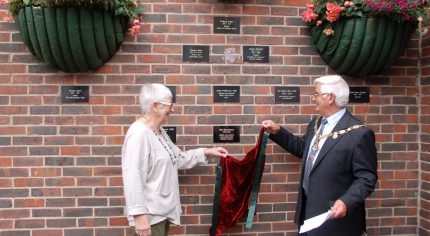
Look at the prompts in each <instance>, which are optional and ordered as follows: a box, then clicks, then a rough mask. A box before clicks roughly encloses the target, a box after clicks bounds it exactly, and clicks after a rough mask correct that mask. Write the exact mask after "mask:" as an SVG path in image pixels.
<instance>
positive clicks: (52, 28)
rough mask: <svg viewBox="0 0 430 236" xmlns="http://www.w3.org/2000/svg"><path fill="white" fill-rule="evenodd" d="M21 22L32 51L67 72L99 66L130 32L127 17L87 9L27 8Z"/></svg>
mask: <svg viewBox="0 0 430 236" xmlns="http://www.w3.org/2000/svg"><path fill="white" fill-rule="evenodd" d="M18 23H19V29H20V32H21V37H22V40H23V42H24V44H25V45H27V47H28V49H29V50H30V52H31V53H32V54H33V55H34V56H36V57H37V58H39V59H40V60H42V61H44V62H45V63H47V64H49V65H51V66H54V67H56V68H58V69H60V70H62V71H66V72H85V71H88V70H93V69H97V68H99V67H100V66H101V65H103V64H104V63H105V62H107V61H108V60H109V59H110V58H111V57H112V56H113V55H114V54H115V53H116V52H117V50H118V49H119V46H120V45H121V44H122V42H123V41H124V35H125V33H126V31H127V18H125V17H118V16H114V15H112V14H110V13H106V12H100V11H96V10H89V9H86V8H41V7H25V8H22V9H21V10H20V11H19V15H18Z"/></svg>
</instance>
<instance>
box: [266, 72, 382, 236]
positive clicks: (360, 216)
mask: <svg viewBox="0 0 430 236" xmlns="http://www.w3.org/2000/svg"><path fill="white" fill-rule="evenodd" d="M314 85H315V93H314V94H313V99H312V101H314V102H315V104H316V111H317V112H318V113H319V114H320V117H317V118H314V119H312V120H311V122H310V123H309V124H308V127H307V129H306V133H305V134H304V135H303V136H301V137H299V136H295V135H293V134H292V133H290V132H289V131H287V130H286V129H284V128H282V127H280V126H279V125H278V124H276V123H274V122H273V121H271V120H265V121H263V122H262V125H263V126H264V127H265V128H266V129H267V130H268V132H269V133H270V139H272V140H273V141H274V142H275V143H277V144H278V145H280V146H281V147H282V148H284V149H285V150H287V151H288V152H290V153H291V154H293V155H295V156H297V157H299V158H301V159H302V174H301V181H300V189H299V194H298V199H297V205H296V215H295V219H294V222H295V223H296V224H298V225H299V226H300V225H302V224H303V222H304V220H307V219H309V218H312V217H314V216H317V215H319V214H322V213H325V212H327V211H328V210H331V211H333V212H334V215H333V216H332V217H331V219H330V220H329V221H328V222H326V223H324V224H323V225H322V226H320V227H318V228H316V229H313V230H311V231H308V232H307V233H306V235H308V236H311V235H316V236H325V235H327V236H336V235H339V236H344V235H348V236H353V235H357V236H358V235H363V233H364V232H365V231H366V219H365V215H366V212H365V206H364V202H365V199H366V197H367V196H369V195H370V194H371V193H372V192H373V190H374V187H375V184H376V181H377V172H376V169H377V164H376V162H377V160H376V147H375V134H374V132H373V131H372V130H370V129H369V128H367V127H366V126H364V125H363V124H362V122H361V121H360V120H359V119H357V118H356V117H354V116H353V115H351V114H350V113H349V112H348V110H347V109H346V105H347V104H348V99H349V87H348V84H347V83H346V82H345V80H343V79H342V77H340V76H337V75H334V76H323V77H320V78H318V79H316V80H315V81H314Z"/></svg>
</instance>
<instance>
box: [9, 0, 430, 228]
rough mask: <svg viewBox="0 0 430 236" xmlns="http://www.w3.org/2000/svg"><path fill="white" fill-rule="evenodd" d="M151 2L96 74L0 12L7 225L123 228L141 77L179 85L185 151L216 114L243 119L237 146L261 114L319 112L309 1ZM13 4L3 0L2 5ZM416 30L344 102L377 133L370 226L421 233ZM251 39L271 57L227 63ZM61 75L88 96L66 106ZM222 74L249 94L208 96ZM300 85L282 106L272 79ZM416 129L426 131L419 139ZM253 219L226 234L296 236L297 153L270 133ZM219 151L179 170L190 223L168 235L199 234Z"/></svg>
mask: <svg viewBox="0 0 430 236" xmlns="http://www.w3.org/2000/svg"><path fill="white" fill-rule="evenodd" d="M241 2H244V3H246V4H224V3H220V2H218V1H216V0H182V1H178V0H166V1H159V0H152V1H144V3H143V6H144V7H145V8H146V14H145V16H144V23H143V25H142V26H143V27H142V31H141V34H140V35H139V36H137V37H136V38H133V37H131V36H130V35H128V36H127V38H126V42H125V43H124V44H123V45H122V46H121V49H120V51H119V52H118V53H117V54H116V55H115V56H114V57H113V58H112V59H111V60H110V61H109V63H107V64H105V65H104V66H103V67H101V68H100V69H99V70H97V71H94V72H93V73H83V74H66V73H63V72H57V71H56V70H55V69H53V68H50V67H47V66H46V65H44V64H41V63H39V62H38V61H37V60H36V59H35V58H34V57H33V56H32V55H31V54H30V53H29V52H28V51H27V49H26V48H25V46H24V45H23V43H22V42H21V39H20V34H19V32H18V30H17V27H16V26H15V24H13V23H7V22H1V23H0V165H1V167H2V168H0V232H1V233H0V235H2V236H3V235H19V236H26V235H31V236H37V235H44V236H46V235H53V236H56V235H65V236H69V235H70V236H72V235H73V236H75V235H79V236H80V235H82V236H85V235H103V236H105V235H108V236H109V235H125V234H127V233H129V231H128V227H127V226H126V225H127V222H126V220H125V218H124V217H123V209H122V207H123V205H124V199H123V196H122V194H123V190H122V179H121V167H120V164H121V163H120V161H121V160H120V148H121V144H122V141H123V136H124V134H125V132H126V130H127V128H128V126H129V124H130V123H132V122H133V121H134V119H135V118H136V117H137V116H138V114H139V107H138V105H137V95H138V93H139V88H140V86H141V85H142V84H143V83H149V82H158V83H163V84H166V85H169V86H175V87H176V92H177V97H176V101H177V102H176V104H175V109H176V111H175V113H174V114H173V115H172V116H171V117H170V119H169V123H168V125H169V126H176V127H177V133H178V137H177V140H178V142H177V144H178V145H179V146H180V147H181V148H185V149H189V148H194V147H200V146H206V147H210V146H213V145H214V144H213V142H212V126H213V125H237V126H240V128H241V143H235V144H226V145H224V146H225V147H226V148H228V150H229V151H230V152H231V153H232V154H234V155H237V156H242V155H243V153H244V152H246V151H248V150H250V149H251V148H252V147H253V145H254V144H255V142H256V138H257V137H256V136H257V133H258V130H259V124H260V123H261V121H262V120H264V119H273V120H275V121H277V122H279V123H282V124H285V125H286V126H287V127H288V128H289V129H290V130H292V131H294V132H295V133H297V134H300V133H303V131H304V129H305V127H306V124H307V122H308V121H309V120H310V118H311V117H312V116H313V115H314V114H315V112H314V105H313V104H312V103H311V94H312V93H313V87H312V86H311V82H312V80H313V79H314V78H316V77H319V76H322V75H326V74H332V73H333V71H331V70H330V69H329V68H328V67H327V66H326V64H325V63H324V62H323V61H322V59H321V58H320V56H319V55H318V54H317V52H316V51H315V49H314V48H313V47H312V46H311V43H310V37H309V34H308V30H307V27H306V26H305V25H304V23H303V22H302V21H301V19H300V17H299V11H300V10H302V9H303V6H304V4H305V1H303V0H295V1H288V0H286V1H283V0H282V1H281V0H273V1H267V0H249V1H248V0H247V1H241ZM5 12H6V8H1V10H0V15H1V16H3V15H4V14H5ZM213 16H240V17H241V24H242V26H241V34H238V35H233V34H228V35H227V34H213V33H212V32H213V29H212V21H213ZM184 44H191V45H192V44H203V45H209V46H210V62H209V63H183V62H182V45H184ZM418 44H419V42H418V37H417V36H416V35H415V36H414V38H413V40H412V41H411V42H410V44H409V46H408V50H407V52H406V53H405V54H404V55H403V56H402V57H401V58H400V60H399V61H398V62H397V63H396V65H395V66H394V67H393V68H392V69H390V70H387V71H385V72H384V73H382V74H381V75H378V76H374V77H368V78H363V79H355V78H348V77H346V79H347V81H348V82H349V83H350V84H351V85H353V86H367V87H370V90H371V101H370V103H369V104H352V105H351V106H349V109H350V110H351V111H352V113H354V114H356V115H358V116H359V117H360V118H362V119H363V120H364V121H365V123H366V124H367V125H368V126H369V127H371V128H372V129H373V130H375V132H376V135H377V148H378V151H379V155H378V158H379V163H378V169H379V178H380V181H379V182H378V188H377V190H376V191H375V193H374V194H372V196H371V197H370V198H369V199H368V201H367V206H368V211H367V215H368V227H369V235H392V234H398V235H399V234H400V235H402V234H403V235H416V234H420V235H426V234H428V233H429V232H430V220H429V218H430V217H429V211H430V207H429V199H430V197H429V196H430V195H429V194H430V187H429V183H428V182H429V181H430V178H429V172H430V168H429V152H430V150H429V145H430V143H429V133H430V130H429V125H430V123H429V122H430V121H429V116H428V113H429V112H430V110H429V105H428V104H429V103H430V102H429V96H428V94H429V89H430V86H429V79H428V77H429V74H430V73H429V70H428V69H429V68H428V67H429V66H428V65H429V64H430V63H429V62H428V58H429V52H430V51H429V37H428V36H427V37H426V38H425V39H424V41H423V46H424V49H423V54H424V57H425V59H424V60H423V65H424V67H425V69H424V70H423V72H422V77H421V79H418V78H419V77H418V76H417V72H419V71H418V70H417V69H416V65H417V60H416V58H417V55H418V50H417V48H418ZM243 45H266V46H270V53H271V57H270V63H268V64H248V63H240V62H235V63H229V62H228V61H226V60H225V57H226V56H228V55H230V54H228V52H232V51H234V55H235V56H239V57H240V56H241V55H242V52H241V48H242V46H243ZM62 85H88V86H90V101H89V103H83V104H62V103H61V97H60V90H61V86H62ZM215 85H236V86H240V88H241V102H240V104H239V103H234V104H223V103H221V104H220V103H217V104H214V103H213V101H212V88H213V86H215ZM279 85H286V86H299V87H300V89H301V96H300V103H294V104H275V103H274V95H273V94H274V87H275V86H279ZM420 140H421V142H420ZM266 153H267V161H266V168H265V173H264V176H263V180H262V185H261V191H260V195H259V200H258V207H257V215H256V217H255V222H254V226H253V228H252V230H250V231H249V230H244V227H243V223H240V224H238V225H237V226H235V227H233V228H231V229H230V230H229V231H228V233H229V234H232V235H237V234H242V235H257V234H258V235H263V234H264V235H294V232H295V229H296V226H295V225H294V223H293V217H294V207H295V201H296V196H297V192H296V190H297V186H298V181H299V174H300V164H299V161H298V160H297V159H296V158H295V157H293V156H291V155H289V154H285V152H284V151H283V150H281V149H280V148H279V147H278V146H275V145H273V143H271V142H270V143H269V145H268V147H267V152H266ZM215 164H216V160H212V161H211V162H210V164H209V165H207V166H202V167H197V168H195V169H192V170H187V171H181V172H180V183H181V185H180V188H181V193H182V198H181V200H182V203H183V217H182V222H183V225H182V226H180V227H172V228H171V233H172V234H187V235H192V234H194V235H204V234H206V233H207V231H208V229H209V227H210V221H211V214H212V202H213V191H214V182H215V176H214V169H215Z"/></svg>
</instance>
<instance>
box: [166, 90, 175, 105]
mask: <svg viewBox="0 0 430 236" xmlns="http://www.w3.org/2000/svg"><path fill="white" fill-rule="evenodd" d="M166 87H167V88H169V89H170V92H172V102H173V103H175V102H176V86H166Z"/></svg>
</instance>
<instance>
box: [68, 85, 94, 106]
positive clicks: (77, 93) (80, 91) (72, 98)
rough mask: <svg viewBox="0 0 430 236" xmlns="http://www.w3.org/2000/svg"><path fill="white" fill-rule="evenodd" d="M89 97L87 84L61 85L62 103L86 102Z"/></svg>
mask: <svg viewBox="0 0 430 236" xmlns="http://www.w3.org/2000/svg"><path fill="white" fill-rule="evenodd" d="M89 97H90V87H89V86H61V102H62V103H80V102H88V101H89Z"/></svg>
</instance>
